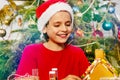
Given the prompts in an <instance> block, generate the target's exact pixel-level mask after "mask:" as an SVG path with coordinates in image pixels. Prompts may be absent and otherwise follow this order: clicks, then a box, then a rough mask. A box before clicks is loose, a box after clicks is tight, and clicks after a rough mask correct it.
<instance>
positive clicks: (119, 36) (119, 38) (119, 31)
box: [118, 27, 120, 41]
mask: <svg viewBox="0 0 120 80" xmlns="http://www.w3.org/2000/svg"><path fill="white" fill-rule="evenodd" d="M118 40H119V41H120V27H119V28H118Z"/></svg>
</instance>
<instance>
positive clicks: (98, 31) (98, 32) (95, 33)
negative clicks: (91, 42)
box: [93, 30, 103, 38]
mask: <svg viewBox="0 0 120 80" xmlns="http://www.w3.org/2000/svg"><path fill="white" fill-rule="evenodd" d="M97 35H99V37H101V38H102V37H103V33H102V31H100V30H95V31H94V32H93V36H95V37H96V36H97Z"/></svg>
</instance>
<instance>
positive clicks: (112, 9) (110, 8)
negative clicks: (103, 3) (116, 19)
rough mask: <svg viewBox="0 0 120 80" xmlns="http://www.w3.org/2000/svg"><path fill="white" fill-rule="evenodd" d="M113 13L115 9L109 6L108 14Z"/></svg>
mask: <svg viewBox="0 0 120 80" xmlns="http://www.w3.org/2000/svg"><path fill="white" fill-rule="evenodd" d="M114 12H115V7H114V6H112V5H110V6H109V7H108V13H110V14H112V13H114Z"/></svg>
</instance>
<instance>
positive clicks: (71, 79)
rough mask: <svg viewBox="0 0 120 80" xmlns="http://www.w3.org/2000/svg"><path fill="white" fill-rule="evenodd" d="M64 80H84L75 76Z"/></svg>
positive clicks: (69, 76)
mask: <svg viewBox="0 0 120 80" xmlns="http://www.w3.org/2000/svg"><path fill="white" fill-rule="evenodd" d="M62 80H82V79H80V78H79V77H78V76H75V75H68V76H67V77H65V78H64V79H62Z"/></svg>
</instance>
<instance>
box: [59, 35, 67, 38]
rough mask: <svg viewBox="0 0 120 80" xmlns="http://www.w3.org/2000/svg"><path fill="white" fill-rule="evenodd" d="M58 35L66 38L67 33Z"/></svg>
mask: <svg viewBox="0 0 120 80" xmlns="http://www.w3.org/2000/svg"><path fill="white" fill-rule="evenodd" d="M58 36H59V37H61V38H67V36H68V34H58Z"/></svg>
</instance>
